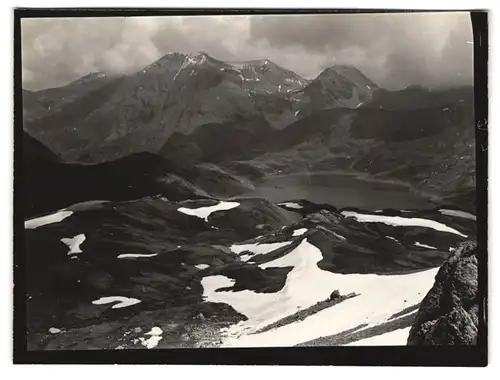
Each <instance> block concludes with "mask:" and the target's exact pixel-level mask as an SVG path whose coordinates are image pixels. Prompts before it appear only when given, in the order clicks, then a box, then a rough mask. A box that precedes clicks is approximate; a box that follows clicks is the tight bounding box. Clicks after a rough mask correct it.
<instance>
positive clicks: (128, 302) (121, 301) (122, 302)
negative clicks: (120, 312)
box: [92, 296, 141, 309]
mask: <svg viewBox="0 0 500 380" xmlns="http://www.w3.org/2000/svg"><path fill="white" fill-rule="evenodd" d="M113 302H117V303H116V304H114V305H113V306H111V308H112V309H121V308H123V307H128V306H132V305H135V304H138V303H140V302H141V301H140V300H138V299H137V298H128V297H122V296H112V297H101V298H99V299H98V300H95V301H92V303H93V304H94V305H106V304H108V303H113Z"/></svg>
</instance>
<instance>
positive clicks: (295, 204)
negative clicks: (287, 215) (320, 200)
mask: <svg viewBox="0 0 500 380" xmlns="http://www.w3.org/2000/svg"><path fill="white" fill-rule="evenodd" d="M278 206H285V207H287V208H296V209H301V208H303V207H302V206H301V205H299V204H298V203H295V202H283V203H278Z"/></svg>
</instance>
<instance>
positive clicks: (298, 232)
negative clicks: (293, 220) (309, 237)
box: [292, 228, 307, 236]
mask: <svg viewBox="0 0 500 380" xmlns="http://www.w3.org/2000/svg"><path fill="white" fill-rule="evenodd" d="M306 232H307V228H299V229H298V230H295V231H293V235H292V236H302V235H304V234H305V233H306Z"/></svg>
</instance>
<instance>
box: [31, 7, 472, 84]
mask: <svg viewBox="0 0 500 380" xmlns="http://www.w3.org/2000/svg"><path fill="white" fill-rule="evenodd" d="M467 40H469V41H470V40H472V32H471V26H470V21H469V16H468V14H440V15H429V14H427V15H425V16H419V15H416V14H413V15H389V16H386V15H308V16H262V17H255V16H251V17H250V16H227V17H142V18H107V19H91V18H87V19H26V20H23V21H22V54H23V56H22V59H23V83H24V85H25V87H26V88H30V89H40V88H46V87H52V86H59V85H62V84H64V83H67V82H69V81H71V80H74V79H76V78H78V77H79V76H82V75H85V74H87V73H89V72H91V71H108V72H120V73H128V72H131V71H134V70H139V69H140V68H142V67H144V66H146V65H148V64H150V63H151V62H153V61H154V60H155V59H158V58H159V57H161V56H162V55H163V54H165V53H167V52H172V51H178V52H183V53H188V52H196V51H205V52H207V53H208V54H210V55H212V56H214V57H216V58H219V59H223V60H247V59H258V58H267V59H271V60H273V61H275V62H276V63H278V64H280V65H282V66H284V67H287V68H289V69H291V70H294V71H296V72H297V73H298V74H300V75H303V76H305V77H309V78H311V77H315V76H316V75H318V74H319V72H320V71H321V70H322V69H323V68H325V67H328V66H331V65H332V64H335V63H349V64H353V65H355V66H357V67H358V68H360V69H361V70H362V71H364V72H365V73H366V74H367V75H368V76H369V77H371V78H372V79H373V80H374V81H376V82H377V83H379V84H381V85H385V86H389V87H404V86H406V85H408V84H411V83H418V84H424V85H429V84H436V83H439V84H449V83H452V84H453V83H465V82H467V81H470V79H471V77H472V45H470V44H468V43H467V42H466V41H467Z"/></svg>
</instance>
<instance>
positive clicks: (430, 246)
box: [415, 241, 437, 249]
mask: <svg viewBox="0 0 500 380" xmlns="http://www.w3.org/2000/svg"><path fill="white" fill-rule="evenodd" d="M415 245H416V246H417V247H422V248H429V249H437V248H436V247H433V246H432V245H427V244H422V243H419V242H418V241H416V242H415Z"/></svg>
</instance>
